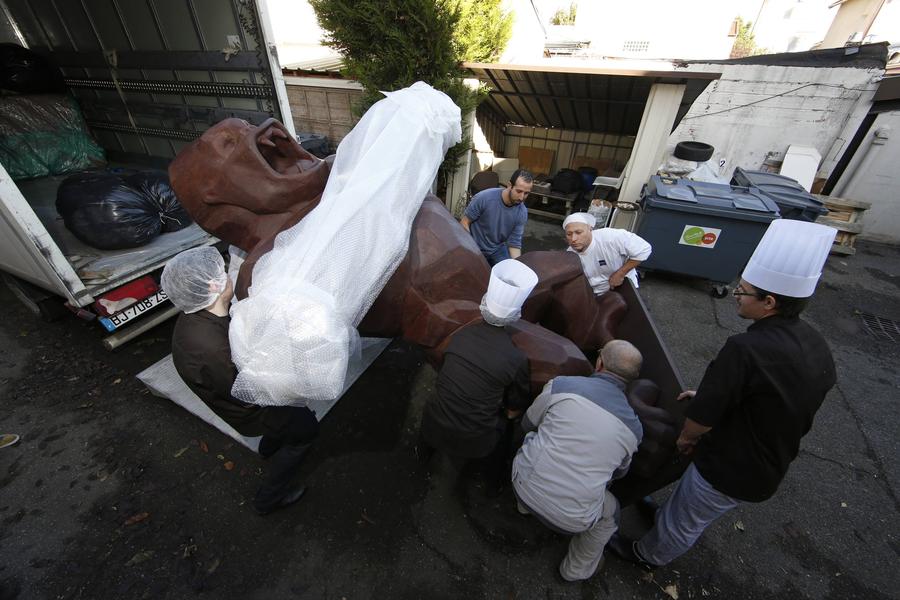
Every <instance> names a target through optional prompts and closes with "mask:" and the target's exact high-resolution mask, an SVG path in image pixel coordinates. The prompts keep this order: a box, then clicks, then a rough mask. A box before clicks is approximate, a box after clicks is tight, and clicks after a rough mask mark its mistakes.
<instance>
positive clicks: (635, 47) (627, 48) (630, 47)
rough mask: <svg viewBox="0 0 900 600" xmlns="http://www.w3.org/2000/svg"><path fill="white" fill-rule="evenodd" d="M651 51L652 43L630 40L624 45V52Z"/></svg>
mask: <svg viewBox="0 0 900 600" xmlns="http://www.w3.org/2000/svg"><path fill="white" fill-rule="evenodd" d="M649 49H650V42H645V41H637V40H628V41H626V42H625V43H624V44H622V52H646V51H647V50H649Z"/></svg>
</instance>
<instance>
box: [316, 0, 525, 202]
mask: <svg viewBox="0 0 900 600" xmlns="http://www.w3.org/2000/svg"><path fill="white" fill-rule="evenodd" d="M310 4H311V5H312V7H313V9H314V10H315V11H316V16H317V18H318V20H319V24H320V26H321V27H322V28H323V29H324V30H325V31H326V32H328V37H327V38H326V40H325V44H326V45H328V46H330V47H331V48H334V49H335V50H337V51H338V52H340V53H341V54H342V55H343V56H344V71H343V74H344V75H345V76H346V77H349V78H351V79H355V80H356V81H358V82H359V83H360V84H361V85H362V86H363V88H365V91H364V94H363V99H362V101H361V102H360V103H358V104H357V105H356V106H354V111H355V112H356V113H357V115H361V114H362V113H364V112H365V111H366V109H368V108H369V107H370V106H371V105H372V104H374V103H375V102H377V101H378V100H380V99H381V98H382V95H381V94H380V93H379V91H380V90H384V91H393V90H398V89H400V88H404V87H407V86H409V85H412V84H413V83H415V82H416V81H420V80H421V81H424V82H426V83H428V84H430V85H431V86H433V87H434V88H435V89H438V90H441V91H442V92H444V93H446V94H447V95H448V96H450V98H451V99H452V100H453V101H454V102H455V103H456V104H457V106H459V108H460V110H461V111H462V114H464V115H465V114H467V113H468V112H469V111H472V110H474V109H475V107H476V106H478V103H479V102H481V101H482V100H483V99H484V98H485V97H486V95H487V92H486V90H485V89H484V88H482V87H479V88H478V89H474V90H473V89H471V88H469V87H468V86H466V85H465V84H464V83H463V78H465V77H466V73H465V72H464V71H463V69H462V67H461V66H460V63H461V62H462V61H465V60H472V61H493V60H496V59H497V58H498V57H499V56H500V53H501V52H502V51H503V48H504V46H505V45H506V42H507V41H508V40H509V35H510V29H511V26H512V17H511V16H510V15H509V14H506V13H504V12H503V11H502V10H501V8H500V0H310ZM470 147H471V141H470V132H468V131H464V132H463V141H462V142H460V143H459V144H457V145H456V146H454V147H453V148H451V149H450V150H449V151H448V152H447V156H446V157H445V159H444V162H443V164H442V165H441V169H440V172H439V186H441V187H442V186H443V183H444V182H445V181H446V179H447V177H449V175H451V174H452V173H453V172H454V171H455V170H456V168H457V167H458V165H459V162H460V158H461V157H462V156H463V155H464V154H465V153H466V151H467V150H468V149H469V148H470Z"/></svg>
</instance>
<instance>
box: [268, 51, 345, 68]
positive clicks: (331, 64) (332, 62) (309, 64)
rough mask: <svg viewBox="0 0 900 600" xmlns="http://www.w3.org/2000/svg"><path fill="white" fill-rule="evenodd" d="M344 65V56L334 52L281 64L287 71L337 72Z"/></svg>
mask: <svg viewBox="0 0 900 600" xmlns="http://www.w3.org/2000/svg"><path fill="white" fill-rule="evenodd" d="M343 67H344V57H343V56H341V55H339V54H336V55H334V56H325V57H320V58H313V59H310V60H302V61H298V62H292V63H290V64H288V65H282V67H281V68H282V69H285V70H288V71H310V72H314V73H337V72H339V71H340V70H341V69H342V68H343Z"/></svg>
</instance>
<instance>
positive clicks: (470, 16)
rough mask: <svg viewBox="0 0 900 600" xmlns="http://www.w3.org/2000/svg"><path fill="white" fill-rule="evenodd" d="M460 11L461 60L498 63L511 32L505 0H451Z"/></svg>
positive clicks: (456, 38) (456, 36)
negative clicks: (504, 4) (504, 5)
mask: <svg viewBox="0 0 900 600" xmlns="http://www.w3.org/2000/svg"><path fill="white" fill-rule="evenodd" d="M448 4H449V5H450V6H452V7H455V8H456V9H457V10H459V22H458V23H457V26H456V30H455V32H454V41H455V42H456V44H457V46H458V48H459V52H460V56H459V58H460V60H463V61H470V62H495V61H497V60H498V59H499V58H500V54H501V53H502V52H503V49H504V48H505V47H506V44H507V42H509V38H510V36H511V35H512V22H513V19H512V15H510V14H509V13H508V12H506V11H504V10H503V2H502V0H448Z"/></svg>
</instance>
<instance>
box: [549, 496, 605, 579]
mask: <svg viewBox="0 0 900 600" xmlns="http://www.w3.org/2000/svg"><path fill="white" fill-rule="evenodd" d="M618 512H619V501H618V500H616V497H615V496H613V495H612V494H610V493H609V490H607V491H606V495H605V496H604V497H603V511H602V512H601V513H600V518H599V519H597V521H596V522H595V523H594V524H593V525H591V527H590V528H588V529H587V530H585V531H582V532H581V533H576V534H575V535H574V537H572V540H571V541H570V542H569V552H568V554H566V557H565V558H564V559H563V561H562V562H561V563H560V565H559V574H560V575H562V578H563V579H565V580H567V581H581V580H584V579H588V578H589V577H591V576H592V575H593V574H594V572H595V571H596V570H597V565H598V564H599V563H600V559H601V558H602V557H603V548H605V547H606V542H608V541H609V538H611V537H612V534H614V533H615V532H616V529H618V525H617V523H616V515H617V514H618Z"/></svg>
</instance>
